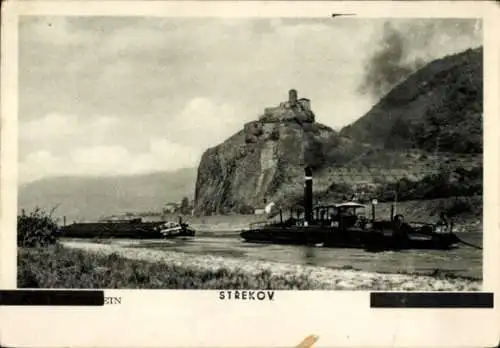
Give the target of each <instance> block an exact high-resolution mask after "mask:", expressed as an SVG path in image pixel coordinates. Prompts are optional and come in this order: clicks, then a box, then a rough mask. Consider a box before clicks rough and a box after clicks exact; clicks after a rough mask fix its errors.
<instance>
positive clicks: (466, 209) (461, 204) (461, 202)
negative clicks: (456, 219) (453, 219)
mask: <svg viewBox="0 0 500 348" xmlns="http://www.w3.org/2000/svg"><path fill="white" fill-rule="evenodd" d="M473 210H474V208H473V203H472V202H471V201H470V200H468V199H467V198H463V197H462V198H460V199H458V198H457V199H456V200H455V201H454V202H453V204H452V205H451V206H450V207H449V208H448V209H447V210H446V213H447V214H448V215H449V216H456V215H459V214H463V213H470V212H472V211H473Z"/></svg>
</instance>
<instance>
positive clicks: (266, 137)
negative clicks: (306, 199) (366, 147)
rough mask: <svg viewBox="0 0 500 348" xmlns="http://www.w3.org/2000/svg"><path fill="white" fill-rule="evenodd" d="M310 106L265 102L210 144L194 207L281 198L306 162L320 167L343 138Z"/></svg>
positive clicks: (213, 209)
mask: <svg viewBox="0 0 500 348" xmlns="http://www.w3.org/2000/svg"><path fill="white" fill-rule="evenodd" d="M297 104H298V103H297ZM307 106H309V104H305V105H293V104H292V105H290V104H289V103H288V102H285V103H282V104H280V106H278V107H275V108H267V109H266V110H265V112H264V114H263V115H262V116H261V117H259V119H258V120H257V121H252V122H249V123H247V124H245V125H244V127H243V129H242V130H241V131H240V132H238V133H236V134H234V135H233V136H232V137H230V138H229V139H227V140H226V141H225V142H224V143H222V144H219V145H217V146H215V147H212V148H210V149H208V150H206V151H205V153H204V154H203V156H202V158H201V162H200V165H199V168H198V177H197V181H196V190H195V209H196V211H197V212H200V213H205V214H213V213H225V212H228V211H233V212H241V211H245V210H253V208H256V207H260V206H263V205H264V204H265V202H270V201H279V199H280V197H283V196H284V191H286V184H287V183H288V182H291V181H295V177H296V175H297V173H301V172H302V171H303V166H304V165H310V166H311V167H313V168H319V167H322V166H323V165H324V163H326V162H327V161H328V155H329V153H330V152H331V150H332V149H333V148H335V147H336V146H337V145H338V143H339V141H340V139H339V137H338V135H337V133H336V132H335V131H333V130H332V129H331V128H329V127H326V126H324V125H321V124H319V123H316V122H314V114H313V113H312V111H311V110H310V109H309V108H308V107H307Z"/></svg>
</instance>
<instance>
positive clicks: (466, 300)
mask: <svg viewBox="0 0 500 348" xmlns="http://www.w3.org/2000/svg"><path fill="white" fill-rule="evenodd" d="M370 307H371V308H493V293H491V292H372V293H370Z"/></svg>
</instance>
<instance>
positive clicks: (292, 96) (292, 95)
mask: <svg viewBox="0 0 500 348" xmlns="http://www.w3.org/2000/svg"><path fill="white" fill-rule="evenodd" d="M288 103H289V104H290V105H295V104H297V91H296V90H295V89H291V90H289V91H288Z"/></svg>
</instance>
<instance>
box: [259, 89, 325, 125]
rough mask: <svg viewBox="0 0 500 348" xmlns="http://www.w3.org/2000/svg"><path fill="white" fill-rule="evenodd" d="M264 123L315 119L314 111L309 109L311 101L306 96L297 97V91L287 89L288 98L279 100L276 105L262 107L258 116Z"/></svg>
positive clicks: (312, 120) (310, 121) (310, 120)
mask: <svg viewBox="0 0 500 348" xmlns="http://www.w3.org/2000/svg"><path fill="white" fill-rule="evenodd" d="M259 121H261V122H264V123H275V122H284V121H297V122H300V123H304V122H308V123H313V122H314V121H315V116H314V113H313V112H312V111H311V101H310V100H309V99H307V98H300V99H298V96H297V91H296V90H295V89H291V90H289V91H288V100H287V101H285V102H281V103H280V104H279V105H278V106H274V107H268V108H265V109H264V115H262V116H260V117H259Z"/></svg>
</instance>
